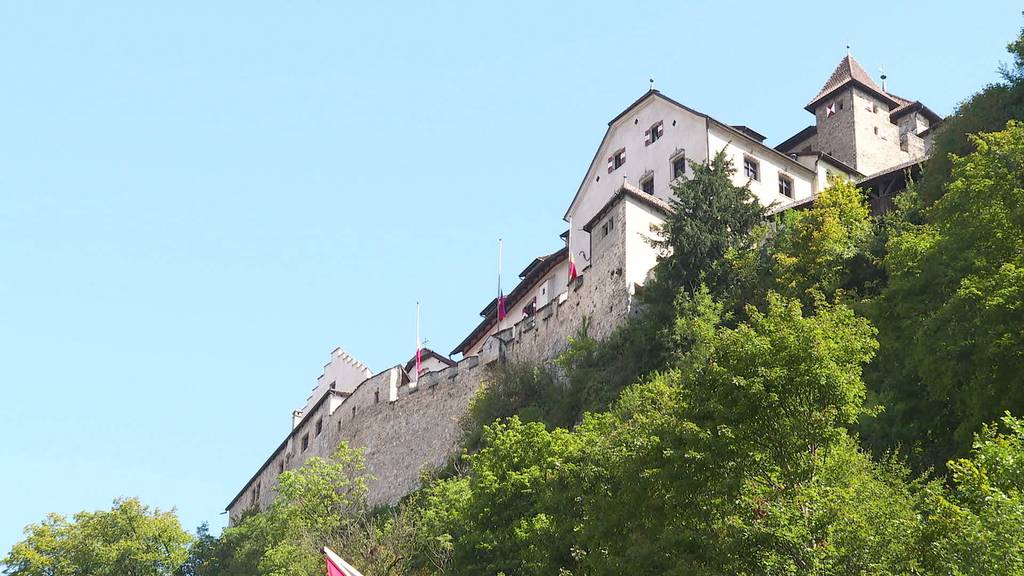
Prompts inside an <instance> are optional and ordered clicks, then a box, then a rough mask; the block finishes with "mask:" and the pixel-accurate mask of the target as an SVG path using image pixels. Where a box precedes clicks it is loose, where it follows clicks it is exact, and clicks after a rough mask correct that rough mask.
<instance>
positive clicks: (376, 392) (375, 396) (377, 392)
mask: <svg viewBox="0 0 1024 576" xmlns="http://www.w3.org/2000/svg"><path fill="white" fill-rule="evenodd" d="M373 403H374V404H380V390H374V391H373Z"/></svg>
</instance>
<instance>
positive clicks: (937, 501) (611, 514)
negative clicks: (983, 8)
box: [4, 36, 1024, 576]
mask: <svg viewBox="0 0 1024 576" xmlns="http://www.w3.org/2000/svg"><path fill="white" fill-rule="evenodd" d="M1011 52H1012V53H1013V54H1014V57H1015V62H1016V66H1015V67H1013V68H1009V69H1007V71H1006V74H1005V83H1003V84H1000V85H997V86H990V87H987V88H986V89H985V90H984V91H983V92H982V93H981V94H979V95H977V96H975V97H974V98H972V99H971V100H969V101H968V102H966V103H965V104H964V105H962V106H961V107H960V109H959V110H958V112H957V115H956V116H955V117H954V118H952V119H951V120H950V121H949V122H948V123H947V125H946V126H945V127H944V128H943V129H942V131H941V132H939V134H938V135H937V136H936V138H937V140H936V141H937V146H938V150H939V152H938V154H939V155H940V157H939V158H936V159H934V160H932V161H931V162H930V163H929V164H928V166H927V167H926V170H925V179H924V181H923V182H922V183H921V184H920V185H919V186H918V185H912V186H911V188H910V190H908V191H907V192H906V193H904V194H903V195H902V196H901V197H900V198H899V199H898V209H897V211H896V212H895V213H893V214H889V215H886V216H885V217H883V218H873V217H872V216H871V215H870V214H869V212H868V209H867V206H866V204H865V201H864V197H863V194H862V192H861V191H860V190H858V189H857V188H856V187H855V186H854V185H853V184H852V183H850V182H846V181H843V180H833V181H831V182H830V184H829V186H828V188H827V189H825V190H824V191H822V192H821V194H820V195H819V196H818V197H817V198H816V201H815V203H814V204H813V205H812V206H811V207H810V208H807V209H805V210H801V211H791V212H787V213H784V214H783V215H781V216H780V217H778V218H777V219H775V220H769V219H767V216H766V213H765V211H764V209H763V208H761V207H760V206H759V205H758V204H757V203H756V202H755V201H754V199H753V197H752V195H751V194H750V191H749V190H748V189H747V188H746V187H743V186H736V185H734V184H733V183H732V182H731V175H732V167H731V166H730V164H729V162H728V160H726V159H725V157H724V156H722V155H718V156H716V157H715V158H713V159H712V160H711V161H710V162H709V163H708V164H706V165H694V166H693V177H692V178H691V179H689V180H687V181H685V182H683V183H680V184H679V185H678V186H676V187H675V189H674V190H675V195H676V199H675V202H674V207H675V209H676V212H675V214H674V215H672V216H671V217H670V218H669V219H668V221H667V222H666V224H665V226H664V228H663V229H662V230H661V232H662V234H663V237H662V239H661V241H660V242H659V243H658V246H659V247H660V248H661V249H662V258H661V260H660V261H659V263H658V265H657V267H656V268H655V275H654V277H653V278H652V279H651V280H650V281H649V282H648V284H647V290H646V292H645V293H644V294H643V295H642V299H643V302H642V306H641V307H640V312H639V313H637V314H635V315H634V316H633V317H631V318H630V320H629V321H628V322H626V324H625V325H624V326H622V327H621V328H620V329H618V330H617V331H616V332H615V333H613V334H612V335H611V336H610V337H609V338H607V339H605V340H603V341H597V340H595V339H594V338H592V337H590V335H589V334H588V333H587V323H586V322H584V324H583V328H582V329H581V330H580V332H579V333H578V334H577V335H576V336H575V337H574V338H572V339H571V341H570V343H569V347H568V350H567V351H566V352H565V353H564V354H563V355H562V357H561V358H560V359H559V360H558V362H557V363H556V365H555V366H551V367H538V366H531V365H526V364H510V365H505V366H502V367H501V368H499V369H498V370H497V371H496V372H495V373H493V374H492V377H491V379H490V381H489V382H488V383H487V385H485V386H484V387H483V388H482V389H481V391H480V392H479V393H478V395H477V397H476V398H475V399H474V401H473V403H472V405H471V407H470V410H469V413H468V415H467V417H466V420H465V422H464V424H465V430H466V437H465V451H464V452H463V454H461V455H460V457H458V458H457V459H456V460H455V461H454V462H453V464H452V466H450V467H449V468H448V469H446V470H444V471H442V473H441V474H439V475H437V476H436V477H425V478H424V479H423V487H422V488H420V489H419V490H417V491H416V492H414V493H413V494H411V495H410V496H409V497H408V498H407V499H405V500H404V501H403V502H401V503H400V504H398V505H396V506H393V507H388V508H382V509H376V510H374V509H370V508H369V507H368V506H367V504H366V483H367V480H368V479H367V478H366V476H365V472H364V470H363V464H362V455H361V453H360V452H358V451H354V450H351V449H349V448H348V447H347V446H345V445H342V446H341V447H339V449H338V451H337V453H335V454H334V456H332V457H331V458H327V459H320V458H311V459H310V460H308V461H307V462H306V463H305V464H304V465H303V466H302V467H301V468H299V469H298V470H294V471H289V472H285V473H283V474H282V475H281V476H280V478H279V479H278V483H277V485H276V487H275V489H276V491H277V499H276V501H275V503H274V504H273V505H272V506H271V507H270V509H269V510H266V511H263V512H259V513H252V514H250V515H247V516H246V517H244V518H242V519H240V520H239V521H238V522H237V523H236V524H235V525H234V526H233V527H231V528H228V529H226V530H224V532H223V533H222V534H221V535H220V536H219V537H214V536H211V535H210V534H208V532H207V531H206V530H205V528H201V529H200V530H199V532H198V534H197V535H196V537H195V538H192V539H191V547H190V549H189V554H188V555H187V557H186V554H185V545H186V543H187V542H188V540H189V538H188V536H187V535H186V534H184V533H183V532H182V531H181V530H180V528H179V527H178V525H177V521H176V520H175V519H174V517H173V514H168V513H162V512H159V511H152V512H151V511H149V510H148V509H146V508H145V507H143V506H142V505H141V504H139V503H138V502H137V501H134V500H125V501H118V502H116V503H115V508H114V509H113V510H112V511H110V512H97V513H81V514H79V515H76V516H75V518H74V519H73V521H68V520H66V519H64V518H62V517H59V516H51V517H50V518H48V519H47V520H45V521H44V522H42V523H40V524H37V525H33V526H30V527H29V528H28V529H27V531H26V538H25V540H24V541H22V542H20V543H18V544H17V545H15V547H14V548H13V549H12V551H11V552H10V553H9V554H8V556H7V558H6V559H5V560H4V562H5V572H6V573H8V574H15V575H25V576H36V575H39V576H42V575H48V576H64V575H72V574H75V575H77V574H98V575H104V574H135V575H139V576H143V575H150V574H153V575H157V574H159V575H168V574H171V573H176V574H179V575H180V576H243V575H244V576H251V575H256V574H265V575H275V576H276V575H281V576H285V575H288V576H292V575H294V576H300V575H302V576H312V575H314V574H318V573H322V572H323V564H322V559H321V558H320V555H319V552H318V551H319V548H320V547H321V546H323V545H329V546H331V547H332V548H334V549H335V550H337V551H338V552H340V553H341V554H342V555H343V556H344V557H346V558H347V559H349V560H350V561H351V562H352V563H353V564H355V565H356V566H358V567H359V568H360V569H362V570H363V571H364V572H365V573H366V574H367V576H379V575H399V574H408V575H417V576H419V575H422V576H427V575H445V574H474V575H475V574H480V575H498V574H504V575H508V576H511V575H522V576H529V575H553V574H558V575H571V574H578V575H583V574H586V575H601V574H608V575H612V574H616V575H617V574H623V573H626V574H659V575H662V574H680V575H682V574H687V575H690V574H695V575H722V576H724V575H733V574H741V575H796V574H808V575H810V574H814V575H836V576H839V575H848V574H862V575H895V574H915V575H966V574H972V575H973V574H979V575H990V574H991V575H996V574H999V575H1004V574H1024V421H1022V420H1020V419H1019V417H1015V416H1014V415H1015V414H1016V415H1020V414H1022V413H1024V124H1019V123H1017V122H1016V121H1015V120H1014V119H1019V118H1020V117H1021V113H1022V112H1024V107H1022V106H1021V105H1018V103H1017V102H1018V101H1017V98H1019V96H1018V91H1022V90H1024V89H1022V88H1021V87H1020V86H1021V80H1022V74H1024V36H1022V37H1021V39H1018V41H1016V42H1014V43H1013V44H1011ZM1022 93H1024V92H1022ZM965 127H966V128H969V129H971V130H974V129H975V128H982V130H979V131H978V132H977V133H974V134H965V133H964V130H965ZM947 151H956V152H958V154H956V155H953V156H949V157H948V158H947V157H946V156H945V155H944V153H945V152H947ZM126 525H131V526H133V527H141V529H133V530H126V529H125V526H126Z"/></svg>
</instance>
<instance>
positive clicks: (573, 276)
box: [569, 252, 577, 282]
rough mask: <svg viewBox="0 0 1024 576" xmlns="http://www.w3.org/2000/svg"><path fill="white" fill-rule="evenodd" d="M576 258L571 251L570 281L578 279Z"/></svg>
mask: <svg viewBox="0 0 1024 576" xmlns="http://www.w3.org/2000/svg"><path fill="white" fill-rule="evenodd" d="M576 276H577V273H576V260H574V259H573V257H572V253H571V252H570V253H569V282H572V281H573V280H575V279H576Z"/></svg>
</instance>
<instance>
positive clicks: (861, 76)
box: [806, 47, 898, 112]
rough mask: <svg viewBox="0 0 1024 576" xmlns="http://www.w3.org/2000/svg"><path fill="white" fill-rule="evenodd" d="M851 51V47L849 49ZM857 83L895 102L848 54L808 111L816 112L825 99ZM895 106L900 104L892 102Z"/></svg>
mask: <svg viewBox="0 0 1024 576" xmlns="http://www.w3.org/2000/svg"><path fill="white" fill-rule="evenodd" d="M847 50H849V47H847ZM851 83H857V84H860V85H861V86H862V87H863V88H865V89H867V90H869V91H871V92H874V93H876V95H878V96H881V97H882V98H883V99H884V100H893V99H892V97H891V96H889V95H888V94H886V93H885V90H883V89H882V88H880V87H879V86H878V84H875V81H874V80H872V79H871V75H870V74H868V73H867V71H865V70H864V67H863V66H861V65H860V62H857V60H856V59H855V58H854V57H853V56H852V55H850V54H849V52H847V54H846V56H844V57H843V59H842V60H840V61H839V65H838V66H836V69H835V70H834V71H833V72H832V75H831V76H829V78H828V80H827V81H826V82H825V85H824V86H822V87H821V91H820V92H818V95H817V96H815V97H814V99H813V100H811V102H810V103H809V104H808V105H807V106H806V109H807V110H808V111H810V112H813V111H814V106H815V105H816V104H817V103H818V102H819V101H820V100H822V99H824V98H825V97H827V96H829V95H830V94H832V93H833V92H835V91H836V90H838V89H840V88H842V87H843V86H846V85H847V84H851ZM892 104H893V105H896V104H898V102H896V101H894V100H893V101H892Z"/></svg>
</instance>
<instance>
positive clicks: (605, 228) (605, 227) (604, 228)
mask: <svg viewBox="0 0 1024 576" xmlns="http://www.w3.org/2000/svg"><path fill="white" fill-rule="evenodd" d="M614 229H615V217H614V216H612V217H611V218H608V220H607V221H606V222H605V223H604V224H601V238H604V237H605V236H607V235H608V233H609V232H611V231H612V230H614Z"/></svg>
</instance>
